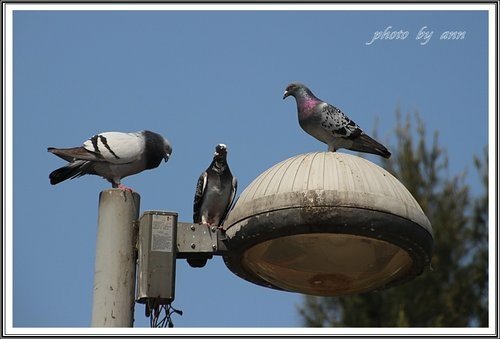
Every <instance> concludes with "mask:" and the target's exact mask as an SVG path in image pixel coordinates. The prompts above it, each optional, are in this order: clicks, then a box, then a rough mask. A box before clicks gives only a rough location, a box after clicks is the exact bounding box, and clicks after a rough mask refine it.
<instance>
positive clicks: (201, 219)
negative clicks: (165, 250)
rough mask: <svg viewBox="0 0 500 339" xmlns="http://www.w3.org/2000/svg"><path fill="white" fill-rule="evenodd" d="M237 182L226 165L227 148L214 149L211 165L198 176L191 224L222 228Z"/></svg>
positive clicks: (220, 145)
mask: <svg viewBox="0 0 500 339" xmlns="http://www.w3.org/2000/svg"><path fill="white" fill-rule="evenodd" d="M237 189H238V181H237V179H236V177H233V175H232V174H231V170H230V169H229V165H228V164H227V147H226V145H224V144H219V145H217V146H216V147H215V154H214V158H213V160H212V163H211V164H210V166H208V168H207V169H206V170H205V171H204V172H203V173H202V174H201V175H200V177H199V179H198V183H197V185H196V192H195V196H194V203H193V222H195V223H199V224H206V225H208V226H217V227H220V226H222V223H223V222H224V219H225V218H226V216H227V213H228V212H229V210H230V208H231V205H232V203H233V201H234V197H235V196H236V191H237Z"/></svg>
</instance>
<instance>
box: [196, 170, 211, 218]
mask: <svg viewBox="0 0 500 339" xmlns="http://www.w3.org/2000/svg"><path fill="white" fill-rule="evenodd" d="M207 178H208V173H207V172H206V171H205V172H203V173H202V174H201V175H200V177H199V179H198V183H197V184H196V192H195V194H194V202H193V222H195V223H200V222H201V213H200V208H201V203H202V201H203V196H204V195H205V188H206V187H207Z"/></svg>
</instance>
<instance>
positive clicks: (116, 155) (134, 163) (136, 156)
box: [47, 131, 172, 191]
mask: <svg viewBox="0 0 500 339" xmlns="http://www.w3.org/2000/svg"><path fill="white" fill-rule="evenodd" d="M47 150H48V151H49V152H51V153H54V154H55V155H57V156H58V157H60V158H62V159H64V160H66V161H68V162H69V163H68V164H67V165H66V166H64V167H61V168H59V169H56V170H55V171H53V172H52V173H50V175H49V178H50V183H51V184H52V185H56V184H58V183H60V182H62V181H64V180H67V179H73V178H76V177H80V176H82V175H85V174H95V175H100V176H101V177H104V178H105V179H106V180H108V181H109V182H110V183H111V184H112V186H113V188H120V189H122V190H130V191H131V189H130V188H128V187H126V186H124V185H122V184H121V183H120V180H121V179H122V178H124V177H126V176H129V175H132V174H137V173H140V172H142V171H144V170H147V169H152V168H156V167H158V166H159V165H160V163H161V161H162V160H163V159H164V160H165V162H167V160H168V159H169V157H170V154H171V153H172V146H171V145H170V143H169V142H168V140H167V139H165V138H163V137H162V136H161V135H159V134H157V133H154V132H150V131H140V132H135V133H123V132H105V133H100V134H97V135H94V136H93V137H92V138H90V139H89V140H87V141H85V142H84V143H83V145H82V146H80V147H73V148H53V147H49V148H48V149H47Z"/></svg>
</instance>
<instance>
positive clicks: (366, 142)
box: [349, 133, 391, 159]
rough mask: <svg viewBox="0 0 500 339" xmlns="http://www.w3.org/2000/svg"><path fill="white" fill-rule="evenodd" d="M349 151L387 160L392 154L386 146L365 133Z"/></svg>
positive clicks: (357, 138)
mask: <svg viewBox="0 0 500 339" xmlns="http://www.w3.org/2000/svg"><path fill="white" fill-rule="evenodd" d="M349 149H350V150H351V151H357V152H364V153H371V154H376V155H380V156H381V157H384V158H386V159H388V158H389V157H390V156H391V152H389V151H388V150H387V148H385V146H384V145H382V144H380V143H379V142H378V141H376V140H374V139H372V138H371V137H370V136H368V135H367V134H364V133H363V134H360V135H359V136H358V137H356V140H355V141H354V143H353V144H352V146H351V147H350V148H349Z"/></svg>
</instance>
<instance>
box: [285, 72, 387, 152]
mask: <svg viewBox="0 0 500 339" xmlns="http://www.w3.org/2000/svg"><path fill="white" fill-rule="evenodd" d="M290 95H291V96H293V97H295V100H296V101H297V111H298V115H299V124H300V127H302V129H303V130H304V131H306V132H307V133H309V134H310V135H312V136H313V137H315V138H316V139H318V140H319V141H322V142H324V143H325V144H327V145H328V150H329V151H331V152H335V151H336V150H338V149H339V148H346V149H349V150H352V151H357V152H365V153H372V154H377V155H380V156H382V157H384V158H389V157H390V156H391V153H390V152H389V151H388V150H387V148H385V147H384V146H383V145H382V144H380V143H379V142H377V141H375V140H374V139H372V138H371V137H369V136H368V135H367V134H365V133H364V132H363V130H361V128H359V126H358V125H357V124H356V123H355V122H354V121H352V120H351V119H349V118H348V117H347V116H346V115H345V114H344V113H343V112H342V111H341V110H340V109H338V108H337V107H335V106H333V105H330V104H328V103H326V102H324V101H322V100H320V99H318V98H316V97H315V96H314V94H313V93H312V92H311V90H310V89H309V88H307V87H306V86H305V85H303V84H301V83H298V82H294V83H291V84H289V85H288V86H287V88H286V90H285V94H284V95H283V99H285V98H286V97H288V96H290Z"/></svg>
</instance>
